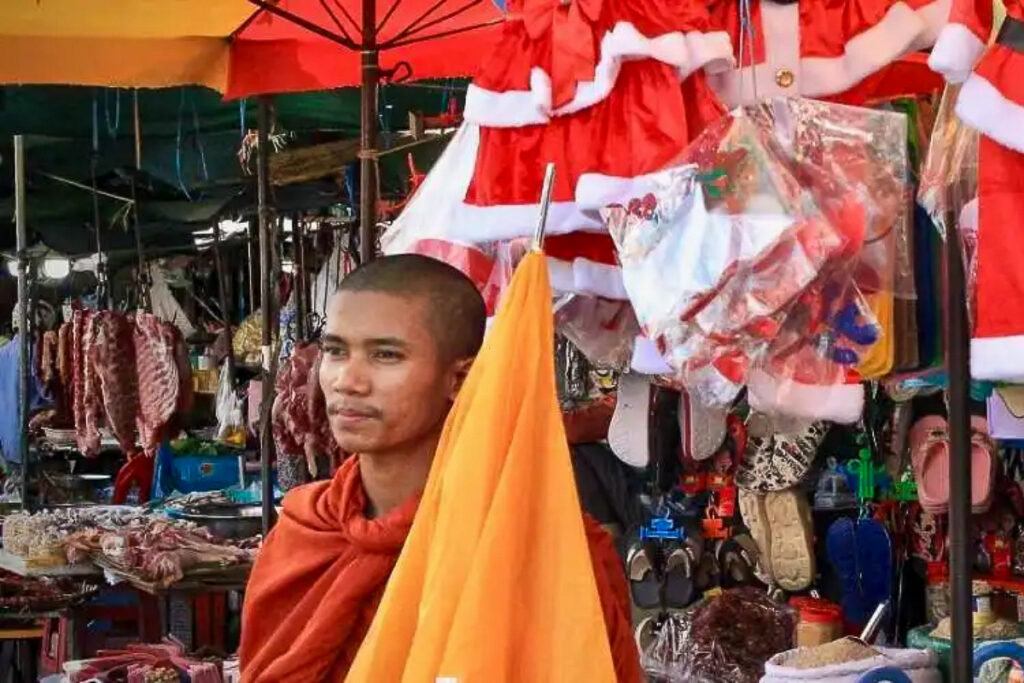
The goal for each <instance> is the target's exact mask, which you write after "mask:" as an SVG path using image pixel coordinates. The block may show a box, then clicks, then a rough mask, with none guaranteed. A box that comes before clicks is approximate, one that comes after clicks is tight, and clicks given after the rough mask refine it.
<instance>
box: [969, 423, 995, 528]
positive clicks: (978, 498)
mask: <svg viewBox="0 0 1024 683" xmlns="http://www.w3.org/2000/svg"><path fill="white" fill-rule="evenodd" d="M971 430H972V432H973V433H972V435H971V511H972V512H973V513H974V514H982V513H985V512H988V509H989V507H991V506H992V491H993V490H994V488H995V486H994V484H995V457H993V454H994V453H995V452H996V451H997V448H998V447H997V446H996V444H995V442H993V441H992V438H991V437H990V436H989V435H988V420H986V419H985V418H984V417H981V416H980V415H975V416H973V417H971Z"/></svg>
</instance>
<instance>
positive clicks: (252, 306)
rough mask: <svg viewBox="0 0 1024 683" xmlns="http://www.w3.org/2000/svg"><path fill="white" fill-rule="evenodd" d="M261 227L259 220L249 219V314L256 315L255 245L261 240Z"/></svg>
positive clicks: (247, 247) (247, 241) (247, 242)
mask: <svg viewBox="0 0 1024 683" xmlns="http://www.w3.org/2000/svg"><path fill="white" fill-rule="evenodd" d="M258 227H259V220H258V219H257V220H253V219H249V228H248V230H246V235H245V237H246V240H245V249H246V252H247V254H246V255H247V256H248V259H247V263H248V265H249V313H255V312H256V309H257V308H259V306H257V305H256V301H257V299H256V254H255V253H254V249H255V246H254V244H255V243H256V242H257V241H258V240H259V235H256V234H255V233H256V231H257V229H258Z"/></svg>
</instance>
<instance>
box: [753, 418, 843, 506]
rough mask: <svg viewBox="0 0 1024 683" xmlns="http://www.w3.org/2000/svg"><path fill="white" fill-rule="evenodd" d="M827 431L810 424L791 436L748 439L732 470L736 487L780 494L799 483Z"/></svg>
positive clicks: (822, 426) (784, 434) (814, 423)
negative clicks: (742, 453)
mask: <svg viewBox="0 0 1024 683" xmlns="http://www.w3.org/2000/svg"><path fill="white" fill-rule="evenodd" d="M827 431H828V428H827V426H826V425H825V423H823V422H812V423H811V424H809V425H806V426H803V427H801V428H799V429H798V430H797V431H795V432H793V433H789V434H787V433H776V434H773V435H771V437H769V438H767V439H759V438H751V439H749V440H748V443H747V450H746V452H745V453H744V455H743V459H742V461H741V462H740V464H739V467H738V468H737V470H736V485H737V486H739V487H740V488H746V489H750V490H752V491H762V492H767V491H782V490H784V489H788V488H791V487H793V486H796V485H797V484H799V483H800V482H801V481H802V480H803V478H804V477H805V476H807V473H808V472H809V471H810V470H811V466H812V465H813V464H814V459H815V457H816V456H817V455H818V448H819V447H820V446H821V442H822V441H823V440H824V439H825V434H826V433H827Z"/></svg>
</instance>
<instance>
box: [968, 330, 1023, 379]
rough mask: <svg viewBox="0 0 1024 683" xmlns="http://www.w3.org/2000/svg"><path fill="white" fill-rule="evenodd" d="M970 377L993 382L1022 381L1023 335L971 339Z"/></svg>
mask: <svg viewBox="0 0 1024 683" xmlns="http://www.w3.org/2000/svg"><path fill="white" fill-rule="evenodd" d="M971 377H973V378H974V379H980V380H988V381H993V382H1020V381H1024V335H1017V336H1014V337H974V338H973V339H971Z"/></svg>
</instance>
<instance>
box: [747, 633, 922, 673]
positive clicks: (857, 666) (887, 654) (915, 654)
mask: <svg viewBox="0 0 1024 683" xmlns="http://www.w3.org/2000/svg"><path fill="white" fill-rule="evenodd" d="M878 666H895V667H896V668H898V669H900V670H901V671H903V672H904V673H906V674H907V675H908V676H909V677H910V680H912V681H914V683H942V675H941V674H940V673H939V669H938V658H937V657H936V655H935V653H933V652H930V651H928V650H904V649H890V648H871V647H867V646H865V645H862V644H860V643H859V642H857V641H855V640H851V639H841V640H837V641H833V642H832V643H827V644H826V645H822V646H819V647H817V648H797V649H795V650H789V651H787V652H782V653H779V654H777V655H775V656H774V657H772V658H771V659H770V660H768V663H767V664H766V665H765V675H764V677H763V678H762V679H761V683H798V682H801V681H812V680H813V681H816V682H817V683H857V680H858V679H859V678H860V677H861V675H863V674H864V673H866V672H868V671H870V670H871V669H874V668H875V667H878Z"/></svg>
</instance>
